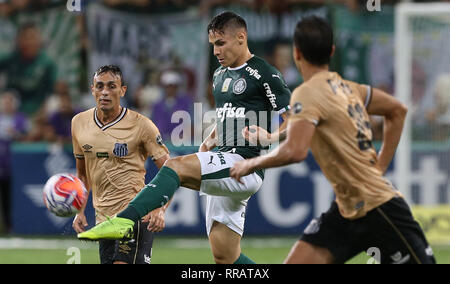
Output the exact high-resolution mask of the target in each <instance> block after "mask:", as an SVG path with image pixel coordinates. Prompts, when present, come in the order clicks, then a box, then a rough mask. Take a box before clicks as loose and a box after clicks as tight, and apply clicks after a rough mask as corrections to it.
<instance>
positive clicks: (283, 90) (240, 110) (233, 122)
mask: <svg viewBox="0 0 450 284" xmlns="http://www.w3.org/2000/svg"><path fill="white" fill-rule="evenodd" d="M213 94H214V99H215V103H216V123H217V133H218V141H219V148H218V150H219V151H222V152H233V153H236V154H239V155H241V156H242V157H244V158H245V159H248V158H252V157H256V156H259V155H260V152H261V150H262V147H261V146H250V145H249V143H248V141H246V140H245V139H244V138H243V136H242V129H243V128H244V127H246V126H249V125H258V126H260V127H262V128H264V129H266V130H268V131H269V132H270V131H271V126H272V117H273V115H274V112H277V113H278V114H281V113H283V112H285V111H286V110H288V108H289V100H290V96H291V92H290V90H289V88H288V86H287V84H286V82H285V81H284V79H283V77H282V75H281V73H280V72H279V71H278V70H277V69H276V68H275V67H273V66H271V65H270V64H268V63H267V62H266V61H265V60H263V59H262V58H260V57H258V56H253V57H252V58H251V59H249V60H248V61H247V62H246V63H245V64H244V65H242V66H240V67H236V68H230V67H227V68H225V67H220V68H218V69H217V70H216V71H215V72H214V75H213ZM277 118H278V117H277Z"/></svg>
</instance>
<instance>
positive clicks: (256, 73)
mask: <svg viewBox="0 0 450 284" xmlns="http://www.w3.org/2000/svg"><path fill="white" fill-rule="evenodd" d="M245 71H247V72H248V73H249V74H250V76H253V77H255V78H256V79H258V80H259V79H261V75H260V74H259V71H258V69H253V68H252V67H250V66H248V67H247V68H245Z"/></svg>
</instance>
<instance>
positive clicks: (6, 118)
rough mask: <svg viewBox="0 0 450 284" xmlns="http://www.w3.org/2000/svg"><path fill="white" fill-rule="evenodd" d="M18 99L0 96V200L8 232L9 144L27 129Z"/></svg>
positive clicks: (11, 95)
mask: <svg viewBox="0 0 450 284" xmlns="http://www.w3.org/2000/svg"><path fill="white" fill-rule="evenodd" d="M19 104H20V102H19V98H18V95H17V94H15V93H14V91H6V92H3V93H2V94H1V95H0V199H1V204H0V205H1V207H2V212H1V215H2V216H3V219H4V220H2V221H3V223H4V227H6V229H7V230H8V229H9V228H10V225H11V222H10V221H11V219H10V214H9V212H10V206H9V205H10V192H11V190H10V187H11V159H10V147H11V143H12V142H13V141H16V140H20V139H22V138H23V137H24V135H25V132H26V128H27V119H26V117H25V115H23V114H21V113H19V112H18V111H17V110H18V108H19Z"/></svg>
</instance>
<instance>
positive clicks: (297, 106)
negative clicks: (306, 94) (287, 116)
mask: <svg viewBox="0 0 450 284" xmlns="http://www.w3.org/2000/svg"><path fill="white" fill-rule="evenodd" d="M302 110H303V105H302V104H301V103H299V102H297V103H295V104H294V107H293V108H292V111H293V112H294V114H297V113H300V112H301V111H302Z"/></svg>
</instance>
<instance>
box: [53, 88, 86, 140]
mask: <svg viewBox="0 0 450 284" xmlns="http://www.w3.org/2000/svg"><path fill="white" fill-rule="evenodd" d="M79 112H80V110H78V109H75V108H74V107H73V105H72V99H71V98H70V95H69V94H68V93H66V94H64V93H63V94H60V95H59V96H58V108H57V110H56V111H52V112H51V113H50V115H49V119H48V121H49V124H50V126H51V127H52V128H53V131H52V132H53V133H54V135H55V136H54V137H52V138H51V139H52V142H59V143H68V142H71V141H72V134H71V123H72V118H73V117H74V116H75V115H76V114H77V113H79Z"/></svg>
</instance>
